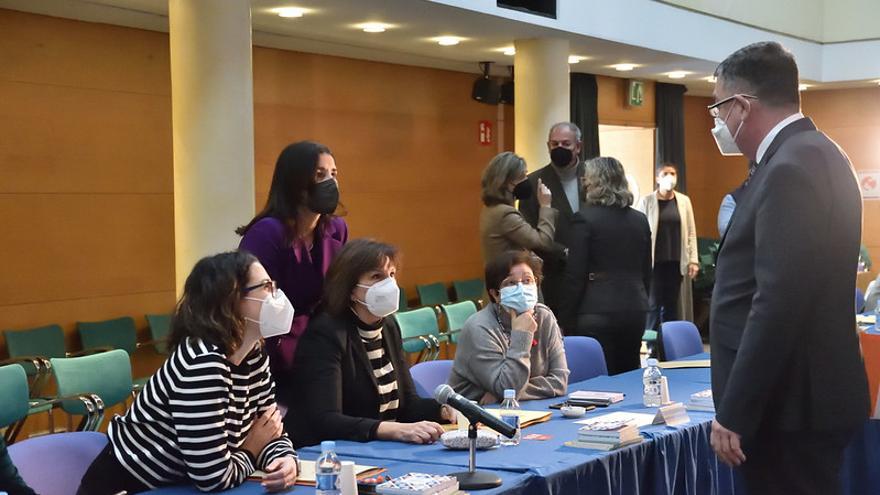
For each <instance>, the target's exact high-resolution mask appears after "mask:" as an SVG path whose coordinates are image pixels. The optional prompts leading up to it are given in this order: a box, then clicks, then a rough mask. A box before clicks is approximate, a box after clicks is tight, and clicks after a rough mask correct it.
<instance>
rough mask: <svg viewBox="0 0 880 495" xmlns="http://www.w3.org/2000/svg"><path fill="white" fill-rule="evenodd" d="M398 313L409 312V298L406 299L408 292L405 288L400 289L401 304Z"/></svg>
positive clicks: (398, 306)
mask: <svg viewBox="0 0 880 495" xmlns="http://www.w3.org/2000/svg"><path fill="white" fill-rule="evenodd" d="M397 310H398V311H408V310H409V298H407V297H406V290H404V288H403V287H401V288H400V302H399V304H398V305H397Z"/></svg>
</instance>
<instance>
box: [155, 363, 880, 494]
mask: <svg viewBox="0 0 880 495" xmlns="http://www.w3.org/2000/svg"><path fill="white" fill-rule="evenodd" d="M707 357H708V356H707V355H697V356H693V358H694V359H701V358H707ZM663 373H664V375H666V376H667V377H668V380H669V387H670V396H671V398H672V400H674V401H680V402H687V400H688V398H689V397H690V394H692V393H694V392H697V391H700V390H705V389H707V388H710V386H711V384H710V376H709V369H708V368H690V369H667V370H663ZM575 390H605V391H615V392H623V393H625V394H626V399H625V400H624V401H623V402H621V403H619V404H615V405H613V406H611V407H608V408H598V409H596V410H594V411H591V412H589V413H588V415H587V417H591V416H592V417H595V416H598V415H601V414H605V413H609V412H614V411H632V412H641V413H654V412H656V408H653V409H652V408H645V407H644V406H643V405H642V372H641V370H636V371H632V372H629V373H623V374H620V375H616V376H612V377H608V376H603V377H597V378H593V379H591V380H587V381H584V382H580V383H574V384H571V385H570V386H569V391H570V392H571V391H575ZM560 400H561V399H560V398H556V399H548V400H541V401H529V402H524V403H522V407H523V409H529V410H549V409H548V406H549V405H550V404H552V403H555V402H559V401H560ZM689 415H690V422H689V423H687V424H685V425H681V426H679V427H675V428H673V427H667V426H663V425H656V426H646V427H643V428H642V429H641V433H642V436H643V437H645V440H646V441H645V442H643V443H641V444H638V445H634V446H630V447H627V448H624V449H621V450H618V451H613V452H600V451H595V450H584V449H577V448H571V447H566V446H565V445H563V443H564V442H566V441H568V440H573V439H575V438H576V436H577V430H578V428H579V426H580V425H578V424H576V423H575V421H576V420H570V419H565V418H563V417H562V416H561V415H560V414H559V412H558V411H554V412H553V416H552V419H551V420H550V421H548V422H546V423H541V424H537V425H535V426H532V427H529V428H527V429H525V430H524V435H528V434H532V433H537V434H544V435H549V436H550V438H549V439H548V440H544V441H540V440H523V441H522V443H521V444H520V445H519V446H515V447H500V448H497V449H492V450H488V451H481V452H479V453H478V454H477V467H478V469H488V470H492V471H494V472H495V473H497V474H498V475H499V476H500V477H501V478H502V481H503V482H504V485H502V486H501V487H500V488H497V489H494V490H488V491H481V492H479V493H485V494H491V495H495V494H500V493H504V494H529V495H532V494H534V495H543V494H547V495H549V494H568V493H589V494H626V495H641V494H676V495H678V494H685V495H713V494H719V495H727V494H742V493H744V490H743V488H742V484H741V483H738V482H737V480H736V477H735V476H734V473H733V470H731V469H730V468H729V467H727V466H725V465H724V464H722V463H720V462H719V461H718V460H717V458H716V456H715V455H714V453H713V452H712V449H711V447H710V445H709V434H710V427H711V420H712V417H713V414H712V413H705V412H697V411H690V412H689ZM336 448H337V453H338V454H339V456H340V457H341V458H342V459H347V460H353V461H355V462H357V463H359V464H369V465H381V466H383V467H386V468H387V469H388V470H389V473H390V474H392V475H400V474H404V473H406V472H410V471H417V472H427V473H434V474H448V473H451V472H454V471H461V470H464V468H465V467H466V466H467V459H468V458H467V453H466V452H462V451H450V450H447V449H445V448H443V447H442V446H441V445H439V444H435V445H408V444H403V443H398V442H386V441H374V442H369V443H359V442H350V441H337V442H336ZM318 454H319V449H318V448H317V447H305V448H303V449H300V455H301V456H302V457H303V458H304V459H314V458H316V457H317V456H318ZM842 478H843V487H844V492H843V493H844V494H846V495H874V494H877V495H880V421H870V422H868V423H867V424H866V425H865V428H864V431H863V432H861V434H860V435H858V436H857V438H856V439H855V440H854V442H853V444H852V445H850V447H849V448H848V449H847V452H846V458H845V462H844V467H843V473H842ZM296 490H297V492H298V493H305V494H308V493H313V491H314V490H313V489H311V488H307V487H298V488H297V489H296ZM261 491H262V487H261V486H260V485H259V484H257V483H252V482H249V483H246V484H245V485H244V486H242V487H239V488H237V489H236V490H235V493H236V494H238V493H241V494H244V493H249V494H252V493H260V492H261ZM161 493H163V494H166V495H167V494H183V493H196V492H195V491H194V490H191V489H180V488H175V489H165V490H162V491H161Z"/></svg>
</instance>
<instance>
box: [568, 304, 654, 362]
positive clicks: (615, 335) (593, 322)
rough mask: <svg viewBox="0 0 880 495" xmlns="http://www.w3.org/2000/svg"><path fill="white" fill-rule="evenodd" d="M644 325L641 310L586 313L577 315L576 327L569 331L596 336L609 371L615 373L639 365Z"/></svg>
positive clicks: (643, 314) (643, 313) (643, 316)
mask: <svg viewBox="0 0 880 495" xmlns="http://www.w3.org/2000/svg"><path fill="white" fill-rule="evenodd" d="M644 326H645V312H644V311H620V312H616V313H589V314H581V315H578V320H577V330H576V332H574V333H571V332H569V335H585V336H587V337H593V338H594V339H596V340H598V341H599V343H600V344H602V352H603V353H604V354H605V364H606V365H607V366H608V374H609V375H616V374H618V373H623V372H624V371H630V370H634V369H638V368H639V367H641V362H640V360H639V350H640V349H641V347H642V334H643V333H644V332H645V329H644Z"/></svg>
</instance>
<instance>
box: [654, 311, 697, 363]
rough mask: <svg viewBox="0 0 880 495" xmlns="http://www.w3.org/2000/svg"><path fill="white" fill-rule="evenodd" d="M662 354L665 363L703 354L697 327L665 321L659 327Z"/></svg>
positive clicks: (686, 322)
mask: <svg viewBox="0 0 880 495" xmlns="http://www.w3.org/2000/svg"><path fill="white" fill-rule="evenodd" d="M660 336H661V338H662V339H663V353H664V355H665V359H666V360H667V361H675V360H676V359H681V358H683V357H686V356H693V355H694V354H699V353H701V352H703V340H702V339H701V338H700V331H699V330H697V326H696V325H694V324H693V323H691V322H689V321H666V322H663V324H662V325H661V326H660Z"/></svg>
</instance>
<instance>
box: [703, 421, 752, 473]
mask: <svg viewBox="0 0 880 495" xmlns="http://www.w3.org/2000/svg"><path fill="white" fill-rule="evenodd" d="M740 438H741V437H740V435H739V434H738V433H735V432H733V431H730V430H728V429H727V428H725V427H723V426H721V423H719V422H718V421H717V420H714V419H713V420H712V436H711V438H710V443H711V444H712V449H713V450H715V454H716V455H717V456H718V458H719V459H721V461H722V462H724V464H727V465H728V466H731V467H735V466H739V465H740V464H742V463H744V462H746V455H745V454H744V453H743V451H742V446H741V445H740Z"/></svg>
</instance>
